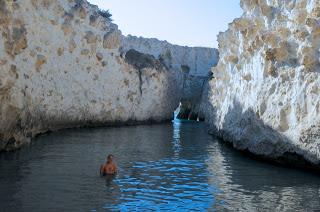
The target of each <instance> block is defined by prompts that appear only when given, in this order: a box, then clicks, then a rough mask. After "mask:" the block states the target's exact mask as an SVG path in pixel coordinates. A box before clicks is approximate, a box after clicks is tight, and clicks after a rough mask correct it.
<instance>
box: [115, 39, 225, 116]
mask: <svg viewBox="0 0 320 212" xmlns="http://www.w3.org/2000/svg"><path fill="white" fill-rule="evenodd" d="M120 49H121V50H120V51H122V52H127V51H128V50H130V49H135V50H137V51H140V52H143V53H146V54H150V55H153V56H154V57H155V58H157V59H159V60H160V61H161V62H162V63H163V64H165V66H166V67H167V68H168V69H169V70H170V71H171V72H172V73H173V74H174V75H175V79H176V80H177V81H176V83H177V85H179V88H178V89H177V90H176V91H175V94H176V95H177V96H179V99H180V101H181V103H182V105H181V110H180V113H179V115H178V117H180V118H185V119H188V118H194V119H196V118H197V117H198V113H199V106H200V104H199V103H200V102H201V101H200V100H201V96H202V91H203V87H204V85H205V83H206V81H207V80H208V78H209V77H210V72H211V67H213V66H216V64H217V63H218V60H219V52H218V50H217V49H213V48H204V47H187V46H178V45H173V44H170V43H168V42H167V41H160V40H158V39H155V38H150V39H148V38H143V37H135V36H131V35H129V36H122V40H121V47H120Z"/></svg>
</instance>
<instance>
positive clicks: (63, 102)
mask: <svg viewBox="0 0 320 212" xmlns="http://www.w3.org/2000/svg"><path fill="white" fill-rule="evenodd" d="M0 31H1V33H0V65H1V66H0V102H1V103H0V150H10V149H15V148H17V147H19V146H20V145H21V144H23V143H25V142H27V141H29V140H30V138H32V137H33V136H35V135H37V134H39V133H41V132H46V131H48V130H56V129H60V128H66V127H77V126H86V125H102V124H117V123H128V122H142V121H163V120H167V119H170V118H171V117H172V112H173V111H174V110H175V108H176V107H177V106H178V103H179V97H178V96H177V95H175V92H174V91H175V90H176V89H177V87H178V86H177V85H176V84H175V83H174V80H173V79H175V76H174V74H173V73H172V72H170V71H168V70H167V69H166V68H165V67H162V66H152V67H151V66H148V67H142V68H141V69H138V68H136V67H135V66H134V65H132V64H130V63H128V62H127V61H126V59H125V57H124V56H121V55H120V52H119V46H120V39H121V37H120V36H121V32H120V31H119V30H118V29H117V26H116V25H115V24H112V23H111V22H110V21H109V20H107V19H105V18H103V17H102V16H100V15H99V13H98V8H97V7H95V6H92V5H90V4H89V3H87V2H86V1H67V0H57V1H48V0H17V1H9V0H0Z"/></svg>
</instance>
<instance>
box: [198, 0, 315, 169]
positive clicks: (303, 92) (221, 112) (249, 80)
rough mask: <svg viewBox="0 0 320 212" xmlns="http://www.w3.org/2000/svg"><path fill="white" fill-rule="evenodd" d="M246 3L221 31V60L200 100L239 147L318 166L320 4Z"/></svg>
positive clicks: (303, 0)
mask: <svg viewBox="0 0 320 212" xmlns="http://www.w3.org/2000/svg"><path fill="white" fill-rule="evenodd" d="M241 6H242V8H243V10H244V14H243V15H242V17H241V18H239V19H236V20H234V21H233V23H231V24H230V25H229V29H228V30H227V31H226V32H224V33H221V34H219V38H218V39H219V52H220V61H219V63H218V65H217V67H216V68H214V69H213V79H212V80H211V81H210V83H209V88H208V89H209V90H208V92H207V98H204V101H203V105H202V109H203V111H204V112H205V114H206V117H207V120H208V123H209V124H210V128H211V130H212V132H214V133H216V134H218V135H219V136H221V137H222V138H224V139H225V140H227V141H230V142H232V143H233V146H234V147H236V148H238V149H241V150H245V149H246V150H249V151H250V152H252V153H254V154H257V155H260V156H263V157H267V158H273V159H277V158H279V157H282V156H285V157H286V156H290V157H294V158H299V157H301V158H303V159H305V160H307V161H309V162H311V163H313V164H315V165H319V164H320V89H319V88H320V63H319V47H320V12H319V11H320V2H319V1H317V0H299V1H282V0H274V1H267V0H242V1H241ZM207 100H208V101H207ZM301 158H300V159H301ZM318 167H319V166H318Z"/></svg>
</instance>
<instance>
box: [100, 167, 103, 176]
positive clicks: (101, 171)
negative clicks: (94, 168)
mask: <svg viewBox="0 0 320 212" xmlns="http://www.w3.org/2000/svg"><path fill="white" fill-rule="evenodd" d="M102 175H103V165H101V166H100V176H102Z"/></svg>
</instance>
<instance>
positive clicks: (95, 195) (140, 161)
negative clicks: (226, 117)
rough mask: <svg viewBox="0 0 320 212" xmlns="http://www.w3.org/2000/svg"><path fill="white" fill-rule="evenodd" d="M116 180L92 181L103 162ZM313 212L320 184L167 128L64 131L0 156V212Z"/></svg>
mask: <svg viewBox="0 0 320 212" xmlns="http://www.w3.org/2000/svg"><path fill="white" fill-rule="evenodd" d="M109 153H112V154H114V155H115V160H116V163H117V164H118V166H119V173H118V175H117V176H116V177H115V178H106V177H100V176H99V166H100V164H102V163H103V162H104V160H105V157H106V156H107V154H109ZM160 210H163V211H190V210H194V211H317V210H318V211H320V177H319V176H315V175H312V174H310V173H306V172H303V171H299V170H292V169H287V168H282V167H276V166H273V165H269V164H265V163H261V162H257V161H254V160H252V159H249V158H246V157H244V156H243V155H242V154H240V153H239V152H237V151H235V150H233V149H231V148H230V147H228V146H226V145H224V144H223V143H221V142H219V141H218V140H216V139H215V138H213V137H212V136H210V135H208V134H207V133H206V130H205V127H204V125H203V124H201V123H200V124H199V123H192V122H181V121H175V122H173V123H168V124H161V125H151V126H134V127H119V128H98V129H75V130H63V131H59V132H55V133H51V134H49V135H44V136H40V137H38V138H37V139H35V141H34V142H33V143H32V144H31V145H30V146H28V147H24V148H23V149H22V150H20V151H17V152H14V153H3V154H0V211H41V212H44V211H160Z"/></svg>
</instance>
